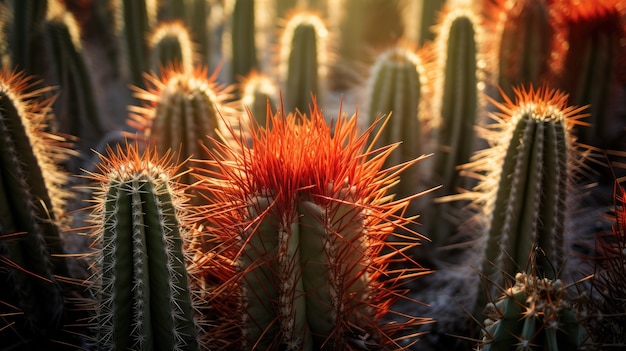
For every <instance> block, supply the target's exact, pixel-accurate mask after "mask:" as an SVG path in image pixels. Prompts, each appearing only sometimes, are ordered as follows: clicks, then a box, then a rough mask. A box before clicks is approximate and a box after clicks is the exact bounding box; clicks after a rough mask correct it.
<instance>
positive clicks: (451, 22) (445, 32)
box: [425, 5, 485, 248]
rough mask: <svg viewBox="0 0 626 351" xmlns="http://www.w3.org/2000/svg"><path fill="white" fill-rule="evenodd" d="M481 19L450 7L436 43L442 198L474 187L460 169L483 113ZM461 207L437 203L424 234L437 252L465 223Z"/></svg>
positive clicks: (437, 167)
mask: <svg viewBox="0 0 626 351" xmlns="http://www.w3.org/2000/svg"><path fill="white" fill-rule="evenodd" d="M479 24H480V22H479V18H478V17H477V14H476V11H475V9H474V8H473V7H472V6H471V5H459V6H458V7H455V8H449V9H447V10H446V11H444V12H443V13H442V14H441V17H440V20H439V25H438V32H437V39H436V42H435V46H436V50H437V53H436V55H437V63H436V66H437V67H436V76H435V78H434V79H433V83H434V88H433V94H434V96H433V102H432V105H433V113H434V118H433V119H432V122H431V123H432V127H433V128H434V138H435V143H436V144H437V145H436V149H435V150H434V154H435V156H434V160H433V163H434V165H433V167H434V168H433V171H432V173H433V176H434V177H436V178H435V179H434V180H433V181H435V182H437V183H438V184H437V185H439V184H440V185H441V186H442V187H441V190H440V191H438V192H437V195H439V196H444V197H445V196H450V195H455V194H457V193H458V192H459V189H468V188H470V187H471V183H470V181H469V180H468V179H467V178H464V177H462V176H461V174H460V172H459V169H458V166H459V165H462V164H465V163H467V162H468V161H469V158H470V156H471V154H472V150H474V149H475V148H476V147H477V146H476V139H477V138H476V137H475V133H474V128H475V126H476V125H477V124H478V123H479V122H480V120H479V113H480V111H482V109H481V108H482V106H483V104H482V100H481V98H480V94H481V89H482V88H484V80H483V79H484V78H483V73H482V72H483V71H482V68H481V67H482V66H483V65H484V64H485V62H484V61H483V60H484V57H483V55H482V46H481V45H483V34H482V29H481V27H480V25H479ZM463 206H464V205H463V204H459V202H454V203H449V202H443V203H438V202H435V203H433V204H432V206H431V212H429V213H428V215H427V216H426V217H427V219H430V220H427V221H426V223H425V231H426V232H427V233H429V236H430V238H431V239H432V240H433V244H434V246H435V247H436V248H439V247H441V246H444V245H445V244H450V243H451V242H450V238H451V237H452V236H453V235H454V234H455V233H456V227H457V226H458V225H459V224H460V223H461V222H462V220H463V218H462V217H463V215H462V214H461V213H460V212H461V208H462V207H463Z"/></svg>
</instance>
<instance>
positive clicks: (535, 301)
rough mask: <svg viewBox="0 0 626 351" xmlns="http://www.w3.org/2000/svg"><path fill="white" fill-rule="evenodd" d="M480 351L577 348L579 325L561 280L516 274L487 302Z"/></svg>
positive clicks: (548, 350)
mask: <svg viewBox="0 0 626 351" xmlns="http://www.w3.org/2000/svg"><path fill="white" fill-rule="evenodd" d="M486 310H487V311H488V312H487V313H488V316H489V317H488V319H487V320H486V321H485V330H484V334H485V335H484V338H483V341H482V344H481V347H480V348H479V350H482V351H498V350H513V349H515V350H546V351H551V350H578V347H579V346H580V344H581V337H582V327H581V325H580V323H579V322H578V320H577V317H576V312H575V311H574V310H573V309H572V306H571V305H570V304H569V303H568V302H567V301H566V298H565V287H564V286H563V283H562V282H561V280H559V279H557V280H551V279H547V278H539V277H536V276H534V275H528V274H525V273H517V275H516V276H515V285H514V286H513V287H512V288H509V289H507V290H506V291H505V292H504V294H503V295H502V296H501V298H500V299H499V301H497V302H496V303H495V304H494V303H490V304H489V305H487V309H486Z"/></svg>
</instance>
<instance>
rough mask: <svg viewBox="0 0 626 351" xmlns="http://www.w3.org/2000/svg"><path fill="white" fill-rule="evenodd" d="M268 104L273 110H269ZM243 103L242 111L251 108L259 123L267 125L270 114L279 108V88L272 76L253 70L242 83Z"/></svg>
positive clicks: (251, 112)
mask: <svg viewBox="0 0 626 351" xmlns="http://www.w3.org/2000/svg"><path fill="white" fill-rule="evenodd" d="M268 104H269V107H270V108H271V109H272V110H271V111H268V110H267V109H268ZM241 105H242V107H243V108H242V111H245V112H244V113H248V112H247V110H249V111H250V112H249V113H250V114H251V115H252V116H253V117H254V119H255V120H256V121H257V124H258V125H260V126H267V121H269V119H268V118H267V116H268V114H270V113H273V112H275V111H276V108H278V88H277V87H276V85H275V84H274V82H273V80H272V79H271V78H270V77H268V76H266V75H263V74H261V73H257V72H252V73H251V74H250V75H249V76H248V77H247V78H246V80H245V82H244V83H243V84H242V92H241Z"/></svg>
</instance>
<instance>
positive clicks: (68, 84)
mask: <svg viewBox="0 0 626 351" xmlns="http://www.w3.org/2000/svg"><path fill="white" fill-rule="evenodd" d="M44 37H45V39H46V40H45V42H46V44H47V48H48V57H49V59H50V66H51V70H52V71H53V72H52V77H53V78H52V80H51V83H53V84H57V85H59V86H60V91H59V95H58V97H57V99H56V101H55V105H54V108H55V116H56V119H57V121H58V123H57V124H58V129H59V132H62V133H67V134H69V135H72V136H74V137H77V138H78V141H77V143H76V145H77V146H78V149H79V150H80V151H81V152H82V153H88V152H89V150H91V149H92V148H93V147H95V142H96V141H97V140H99V139H100V138H101V137H102V136H103V135H104V134H105V131H104V127H103V126H102V122H101V120H100V117H99V110H98V106H97V105H96V98H95V95H94V91H93V87H92V82H91V77H90V73H89V70H88V69H87V64H86V62H85V54H84V52H83V48H82V45H81V43H80V31H79V28H78V25H77V24H76V20H75V19H74V16H73V15H72V14H71V13H70V12H68V11H67V9H66V8H65V6H64V5H63V4H62V3H60V2H59V1H56V0H54V1H53V0H50V1H49V2H48V13H47V15H46V20H45V22H44ZM76 170H77V169H76Z"/></svg>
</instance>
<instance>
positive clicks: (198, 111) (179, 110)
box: [129, 67, 236, 184]
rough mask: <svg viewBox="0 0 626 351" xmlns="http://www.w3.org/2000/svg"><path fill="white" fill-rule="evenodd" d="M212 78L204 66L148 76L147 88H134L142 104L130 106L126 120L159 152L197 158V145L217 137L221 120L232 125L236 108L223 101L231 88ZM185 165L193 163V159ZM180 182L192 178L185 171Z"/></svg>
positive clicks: (220, 127) (182, 157)
mask: <svg viewBox="0 0 626 351" xmlns="http://www.w3.org/2000/svg"><path fill="white" fill-rule="evenodd" d="M215 79H216V77H215V74H214V75H213V76H210V77H207V70H206V69H204V68H201V69H196V70H193V71H191V72H183V71H181V69H180V68H176V67H173V68H171V69H168V70H166V71H164V72H162V76H161V77H160V78H159V77H157V76H156V75H150V76H148V80H147V83H146V85H147V90H143V89H139V88H135V96H136V97H137V98H138V99H139V100H141V101H143V102H144V106H142V107H139V106H134V107H131V108H130V110H131V116H130V119H129V124H130V125H132V126H133V127H136V128H137V129H138V130H139V131H140V133H141V134H143V136H144V137H145V138H146V140H147V141H148V142H149V143H150V144H154V145H156V148H157V151H158V152H159V153H160V154H165V153H166V152H168V151H172V152H173V153H174V155H175V157H176V158H178V159H180V160H186V159H188V158H190V157H196V158H199V157H200V156H201V155H203V154H204V152H203V151H202V148H201V146H200V145H201V144H204V145H211V144H212V143H213V141H212V138H215V139H219V136H218V135H219V133H223V132H224V131H225V130H226V126H225V125H224V124H225V122H224V121H225V120H226V121H228V123H229V124H230V125H231V128H236V123H235V122H234V119H232V118H236V117H235V114H236V112H235V110H234V108H233V107H231V105H230V104H227V103H225V100H227V99H228V98H229V97H230V91H231V88H229V87H227V88H224V87H222V86H220V85H218V84H217V83H216V82H215ZM231 119H232V120H231ZM231 122H232V123H231ZM187 165H188V166H189V167H193V165H194V162H189V163H188V164H187ZM180 182H182V183H183V184H192V183H193V182H195V179H194V178H193V177H191V175H189V174H187V175H185V176H183V177H182V178H181V179H180Z"/></svg>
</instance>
